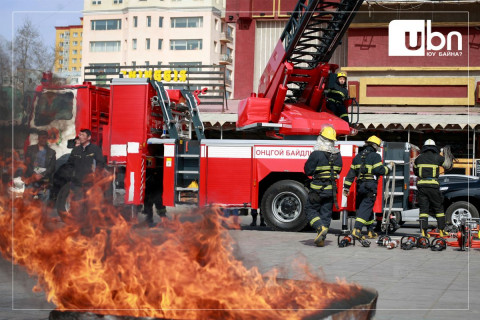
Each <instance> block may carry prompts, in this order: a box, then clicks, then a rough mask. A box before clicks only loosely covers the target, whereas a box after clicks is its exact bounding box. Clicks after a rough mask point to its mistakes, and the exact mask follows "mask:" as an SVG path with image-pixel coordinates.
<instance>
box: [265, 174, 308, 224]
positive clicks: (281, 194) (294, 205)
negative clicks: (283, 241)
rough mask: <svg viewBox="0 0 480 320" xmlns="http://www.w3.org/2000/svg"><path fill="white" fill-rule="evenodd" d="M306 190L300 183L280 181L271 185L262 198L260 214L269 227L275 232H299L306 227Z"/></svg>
mask: <svg viewBox="0 0 480 320" xmlns="http://www.w3.org/2000/svg"><path fill="white" fill-rule="evenodd" d="M307 196H308V193H307V190H306V189H305V187H304V186H303V184H302V183H300V182H298V181H294V180H282V181H278V182H276V183H274V184H273V185H271V186H270V187H269V188H268V189H267V191H266V192H265V194H264V195H263V198H262V204H261V212H262V213H263V218H264V219H265V222H266V223H267V225H268V226H269V227H271V228H272V229H274V230H277V231H300V230H302V229H303V228H305V226H306V225H307V223H308V221H307V216H306V214H305V203H306V202H307Z"/></svg>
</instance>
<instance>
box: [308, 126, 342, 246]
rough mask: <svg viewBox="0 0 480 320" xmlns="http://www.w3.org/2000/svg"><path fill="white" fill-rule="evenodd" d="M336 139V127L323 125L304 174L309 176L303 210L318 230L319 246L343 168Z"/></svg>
mask: <svg viewBox="0 0 480 320" xmlns="http://www.w3.org/2000/svg"><path fill="white" fill-rule="evenodd" d="M336 140H337V138H336V132H335V129H333V128H332V127H325V128H323V130H322V132H321V133H320V135H319V136H318V138H317V144H316V145H315V147H314V151H313V152H312V153H311V154H310V156H309V157H308V160H307V162H305V167H304V171H305V174H306V175H307V176H312V181H311V182H310V186H309V187H310V191H309V193H308V199H307V204H306V205H305V211H306V214H307V219H308V221H309V222H310V225H311V226H312V227H313V228H314V229H315V230H317V233H318V234H317V236H316V238H315V240H314V242H315V244H316V245H317V246H319V247H323V246H324V245H325V238H326V237H327V233H328V228H329V227H330V222H331V221H332V210H333V203H334V201H336V197H337V192H336V190H337V188H336V187H337V175H338V174H339V173H340V171H342V157H341V155H340V150H338V149H337V148H335V141H336Z"/></svg>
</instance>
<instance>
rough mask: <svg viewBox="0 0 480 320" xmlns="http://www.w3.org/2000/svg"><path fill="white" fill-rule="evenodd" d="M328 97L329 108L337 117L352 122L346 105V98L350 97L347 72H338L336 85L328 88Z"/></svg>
mask: <svg viewBox="0 0 480 320" xmlns="http://www.w3.org/2000/svg"><path fill="white" fill-rule="evenodd" d="M326 97H327V108H328V109H329V110H331V111H332V112H333V113H334V114H335V115H336V116H337V117H339V118H340V119H342V120H344V121H346V122H347V123H348V124H350V122H349V121H348V111H347V107H345V100H346V99H347V98H348V90H347V73H346V72H339V73H337V79H336V81H335V83H334V85H333V86H331V87H330V88H329V89H328V91H327V95H326Z"/></svg>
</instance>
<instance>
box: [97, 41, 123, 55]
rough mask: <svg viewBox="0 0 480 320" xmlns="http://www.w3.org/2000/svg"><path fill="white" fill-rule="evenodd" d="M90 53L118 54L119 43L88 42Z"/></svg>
mask: <svg viewBox="0 0 480 320" xmlns="http://www.w3.org/2000/svg"><path fill="white" fill-rule="evenodd" d="M90 51H91V52H118V51H120V41H90Z"/></svg>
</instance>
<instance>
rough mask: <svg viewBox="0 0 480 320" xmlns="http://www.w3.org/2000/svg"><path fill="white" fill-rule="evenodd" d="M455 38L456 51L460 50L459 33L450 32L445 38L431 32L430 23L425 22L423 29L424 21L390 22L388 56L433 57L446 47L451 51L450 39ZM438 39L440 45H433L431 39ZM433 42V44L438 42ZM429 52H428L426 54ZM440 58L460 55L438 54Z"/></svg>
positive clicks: (460, 36) (440, 34)
mask: <svg viewBox="0 0 480 320" xmlns="http://www.w3.org/2000/svg"><path fill="white" fill-rule="evenodd" d="M454 36H456V40H457V48H458V49H457V50H458V51H461V50H462V35H461V34H460V32H457V31H452V32H450V33H448V34H447V36H446V37H445V36H444V35H443V34H442V33H440V32H432V21H431V20H427V23H426V28H425V20H392V21H391V22H390V24H389V25H388V55H389V56H403V57H405V56H410V57H412V56H413V57H420V56H425V52H427V56H434V55H435V53H436V52H432V51H440V50H442V49H444V48H445V45H446V46H447V50H452V38H453V37H454ZM434 38H438V40H440V43H439V44H438V45H435V44H433V41H432V40H433V39H434ZM438 40H435V42H438ZM428 51H430V52H428ZM439 55H440V56H444V55H449V56H452V55H455V56H457V55H461V53H460V54H445V52H440V54H439Z"/></svg>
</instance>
